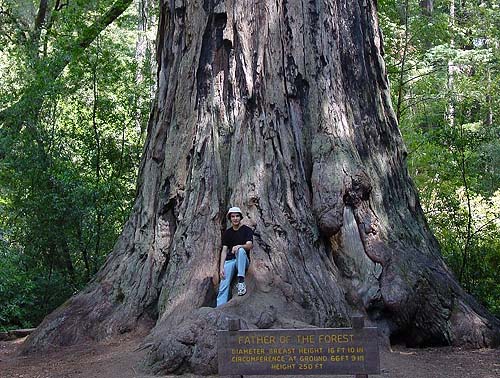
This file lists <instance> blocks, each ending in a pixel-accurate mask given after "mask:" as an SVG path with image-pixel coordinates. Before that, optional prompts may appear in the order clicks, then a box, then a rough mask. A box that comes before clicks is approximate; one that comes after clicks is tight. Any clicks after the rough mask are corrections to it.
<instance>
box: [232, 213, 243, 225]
mask: <svg viewBox="0 0 500 378" xmlns="http://www.w3.org/2000/svg"><path fill="white" fill-rule="evenodd" d="M229 217H230V219H231V224H232V225H233V226H238V225H239V224H240V222H241V215H240V214H238V213H231V214H230V215H229Z"/></svg>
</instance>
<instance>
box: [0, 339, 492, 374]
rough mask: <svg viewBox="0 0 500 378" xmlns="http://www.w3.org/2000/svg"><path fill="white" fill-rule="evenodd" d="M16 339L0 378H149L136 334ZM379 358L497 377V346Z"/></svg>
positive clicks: (397, 365)
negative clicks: (63, 343) (36, 342)
mask: <svg viewBox="0 0 500 378" xmlns="http://www.w3.org/2000/svg"><path fill="white" fill-rule="evenodd" d="M22 341H23V339H19V340H15V341H3V342H0V377H1V378H56V377H57V378H68V377H78V378H103V377H106V378H113V377H117V378H146V377H148V378H149V377H151V376H148V375H144V374H141V373H140V372H139V371H138V369H137V365H138V362H139V361H140V359H141V358H142V357H143V356H144V354H145V353H146V352H145V350H139V349H138V345H139V344H140V342H141V341H142V339H141V338H137V337H135V338H133V337H131V336H128V337H124V338H122V339H117V340H113V341H110V342H108V343H103V344H85V345H78V346H74V347H69V348H65V349H62V350H60V351H57V352H54V353H50V354H47V355H32V356H28V357H20V356H17V354H16V350H17V348H18V347H19V345H20V344H21V343H22ZM380 359H381V368H382V374H381V375H380V376H381V377H391V378H392V377H394V378H398V377H400V378H445V377H446V378H468V377H475V378H499V377H500V349H480V350H464V349H459V348H448V347H447V348H429V349H407V348H402V347H394V348H393V350H392V351H383V352H381V355H380ZM187 377H191V378H194V376H187ZM323 377H325V376H323ZM336 377H342V376H336ZM351 377H352V376H351Z"/></svg>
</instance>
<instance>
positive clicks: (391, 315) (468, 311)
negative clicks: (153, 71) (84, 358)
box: [25, 0, 500, 374]
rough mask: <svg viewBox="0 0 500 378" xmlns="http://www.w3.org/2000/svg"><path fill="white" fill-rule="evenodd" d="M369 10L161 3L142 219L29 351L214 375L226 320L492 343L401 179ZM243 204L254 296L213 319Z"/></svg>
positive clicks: (420, 340) (371, 5) (135, 215)
mask: <svg viewBox="0 0 500 378" xmlns="http://www.w3.org/2000/svg"><path fill="white" fill-rule="evenodd" d="M375 3H376V2H375V1H374V0H354V1H347V0H321V1H320V0H312V1H299V0H288V1H287V0H276V1H260V0H253V1H247V0H242V1H236V0H226V1H223V0H221V1H217V0H204V1H201V0H196V1H195V0H193V1H187V0H184V1H183V0H175V1H174V0H170V1H166V0H162V1H161V4H160V6H161V11H160V23H159V32H158V41H157V44H158V49H157V54H158V56H157V59H158V90H157V95H156V101H155V104H154V106H153V110H152V113H151V117H150V121H149V126H148V138H147V141H146V145H145V148H144V155H143V158H142V163H141V168H140V172H139V179H138V185H137V199H136V201H135V206H134V208H133V211H132V214H131V216H130V219H129V220H128V222H127V223H126V225H125V226H124V229H123V233H122V234H121V236H120V238H119V240H118V241H117V243H116V246H115V248H114V250H113V252H112V253H111V254H110V256H109V258H108V260H107V262H106V264H105V265H104V267H103V268H102V269H101V271H100V272H99V273H98V275H97V276H96V277H95V279H94V280H93V282H92V283H91V284H90V285H89V286H88V287H87V288H86V289H85V290H84V291H83V292H81V293H79V294H78V295H76V296H74V297H73V298H72V299H70V300H69V301H68V302H67V303H66V304H65V305H63V306H62V307H60V308H59V309H58V310H56V311H55V312H54V313H52V314H51V315H50V316H48V317H47V318H46V319H45V320H44V322H43V323H42V324H41V325H40V327H39V328H38V329H37V331H36V332H35V333H34V334H33V335H32V336H31V337H30V338H29V340H28V341H27V343H26V345H25V351H26V352H29V351H35V350H45V349H47V348H49V347H50V346H53V345H68V344H73V343H78V342H80V341H83V340H87V339H97V340H99V339H103V338H106V337H109V336H112V335H114V334H117V333H123V332H128V331H132V330H136V329H144V328H146V329H150V333H149V336H148V340H149V342H148V343H147V345H148V347H149V353H148V355H147V359H146V360H145V366H146V368H147V369H149V370H150V371H153V372H155V373H169V372H174V373H182V372H186V371H192V372H195V373H204V374H207V373H213V372H215V371H216V369H217V367H216V366H217V364H216V348H214V344H215V330H216V329H218V328H224V327H225V326H226V325H227V319H228V318H231V317H240V318H242V319H243V321H244V324H246V326H247V327H249V328H270V327H304V326H309V325H312V326H322V327H323V326H325V327H331V326H346V325H348V324H349V316H350V315H352V314H354V313H357V314H359V313H361V314H364V315H365V316H366V317H367V318H368V319H369V321H370V322H371V323H372V324H375V325H377V326H378V327H380V329H381V330H382V333H383V334H384V335H385V336H386V337H391V338H393V339H397V340H399V341H405V342H407V343H410V344H414V345H422V346H425V345H447V344H453V345H464V344H467V345H471V346H476V347H479V346H491V345H496V344H498V342H499V329H500V325H499V321H498V319H496V318H494V317H492V316H491V315H489V314H488V313H487V312H486V311H485V310H484V309H483V308H482V307H481V306H480V305H479V304H477V303H476V302H475V301H474V300H473V299H472V298H471V297H469V296H468V295H466V294H465V293H464V291H463V290H462V289H461V288H460V287H459V285H458V284H457V282H456V281H455V279H454V277H453V276H452V274H451V273H450V271H449V269H448V268H447V267H446V266H445V264H444V263H443V260H442V258H441V255H440V252H439V246H438V244H437V242H436V240H435V238H434V237H433V235H432V233H431V232H430V231H429V228H428V226H427V224H426V221H425V218H424V215H423V212H422V209H421V207H420V205H419V201H418V196H417V193H416V190H415V188H414V186H413V184H412V182H411V179H410V177H408V173H407V169H406V163H405V157H406V151H405V148H404V146H403V142H402V140H401V135H400V132H399V130H398V125H397V122H396V118H395V115H394V112H393V110H392V107H391V103H390V99H389V90H388V82H387V77H386V75H385V68H384V62H383V58H382V46H381V36H380V33H379V29H378V25H377V15H376V4H375ZM232 205H234V206H240V207H241V208H242V209H243V211H244V213H245V222H246V223H247V224H248V225H250V226H251V227H253V228H254V230H255V240H254V249H253V251H252V263H251V267H250V270H249V278H248V283H249V290H248V293H247V295H245V296H243V297H237V298H234V299H232V300H231V301H230V302H229V303H228V304H227V305H224V306H222V307H221V308H217V309H215V308H213V306H214V303H215V295H216V289H217V283H218V282H217V281H218V268H217V267H218V259H219V252H220V247H221V231H222V230H223V229H224V228H225V227H226V218H225V214H226V211H227V208H228V207H229V206H232Z"/></svg>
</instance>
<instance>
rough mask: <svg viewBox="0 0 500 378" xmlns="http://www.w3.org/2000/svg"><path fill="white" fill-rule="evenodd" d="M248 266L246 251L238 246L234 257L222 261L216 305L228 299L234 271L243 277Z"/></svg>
mask: <svg viewBox="0 0 500 378" xmlns="http://www.w3.org/2000/svg"><path fill="white" fill-rule="evenodd" d="M247 268H248V257H247V251H245V249H243V248H240V249H238V252H236V259H233V260H226V261H225V262H224V278H223V279H222V280H221V282H220V285H219V294H217V307H219V306H221V305H223V304H224V303H226V302H227V301H228V300H229V293H230V291H231V290H230V286H231V281H232V280H233V277H234V272H235V271H236V270H238V277H245V273H246V270H247Z"/></svg>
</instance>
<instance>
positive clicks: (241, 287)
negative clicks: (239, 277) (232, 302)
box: [236, 282, 247, 295]
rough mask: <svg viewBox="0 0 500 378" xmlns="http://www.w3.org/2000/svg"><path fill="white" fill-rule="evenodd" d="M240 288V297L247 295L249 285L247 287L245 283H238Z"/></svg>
mask: <svg viewBox="0 0 500 378" xmlns="http://www.w3.org/2000/svg"><path fill="white" fill-rule="evenodd" d="M236 287H237V288H238V295H245V294H246V292H247V285H245V283H244V282H238V285H236Z"/></svg>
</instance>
